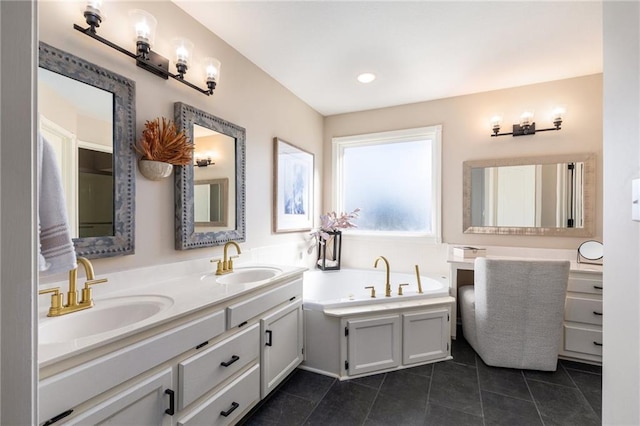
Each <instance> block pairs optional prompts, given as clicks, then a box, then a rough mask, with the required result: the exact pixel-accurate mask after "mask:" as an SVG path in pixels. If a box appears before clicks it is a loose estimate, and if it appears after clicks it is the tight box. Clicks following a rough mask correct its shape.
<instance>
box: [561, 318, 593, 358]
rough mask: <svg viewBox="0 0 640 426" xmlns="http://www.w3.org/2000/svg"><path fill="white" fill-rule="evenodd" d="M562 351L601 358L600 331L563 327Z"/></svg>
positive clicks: (570, 326)
mask: <svg viewBox="0 0 640 426" xmlns="http://www.w3.org/2000/svg"><path fill="white" fill-rule="evenodd" d="M564 350H565V351H571V352H580V353H585V354H590V355H598V356H602V330H601V329H597V328H587V327H579V326H572V325H565V326H564Z"/></svg>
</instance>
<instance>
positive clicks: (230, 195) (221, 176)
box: [193, 124, 236, 232]
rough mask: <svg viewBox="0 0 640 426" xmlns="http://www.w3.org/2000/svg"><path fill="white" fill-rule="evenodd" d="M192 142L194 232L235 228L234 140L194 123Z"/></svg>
mask: <svg viewBox="0 0 640 426" xmlns="http://www.w3.org/2000/svg"><path fill="white" fill-rule="evenodd" d="M193 144H194V146H195V148H194V152H193V157H194V160H195V164H194V167H193V180H194V194H193V195H194V215H195V231H196V232H209V231H220V230H224V229H235V227H236V223H235V214H234V212H235V209H236V203H235V195H236V191H235V185H229V179H231V180H234V177H235V175H236V164H235V163H236V161H235V139H234V138H232V137H230V136H227V135H225V134H222V133H220V132H217V131H215V130H213V129H208V128H206V127H203V126H200V125H197V124H194V126H193ZM212 218H214V219H215V220H214V219H212ZM210 228H216V229H210Z"/></svg>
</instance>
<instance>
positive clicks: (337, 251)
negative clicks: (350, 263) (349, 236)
mask: <svg viewBox="0 0 640 426" xmlns="http://www.w3.org/2000/svg"><path fill="white" fill-rule="evenodd" d="M327 234H329V238H328V239H326V240H325V239H324V238H322V237H319V238H318V261H317V262H316V267H317V268H318V269H322V270H323V271H337V270H339V269H340V257H341V254H342V231H327Z"/></svg>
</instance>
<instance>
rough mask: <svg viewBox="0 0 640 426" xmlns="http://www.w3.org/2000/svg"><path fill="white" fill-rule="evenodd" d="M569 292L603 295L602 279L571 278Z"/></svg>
mask: <svg viewBox="0 0 640 426" xmlns="http://www.w3.org/2000/svg"><path fill="white" fill-rule="evenodd" d="M567 291H575V292H577V293H590V294H602V277H598V278H596V277H593V278H585V277H575V276H573V277H572V276H571V275H570V276H569V284H568V285H567Z"/></svg>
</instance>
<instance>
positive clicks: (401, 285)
mask: <svg viewBox="0 0 640 426" xmlns="http://www.w3.org/2000/svg"><path fill="white" fill-rule="evenodd" d="M406 285H409V283H404V284H399V285H398V296H402V287H404V286H406Z"/></svg>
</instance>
